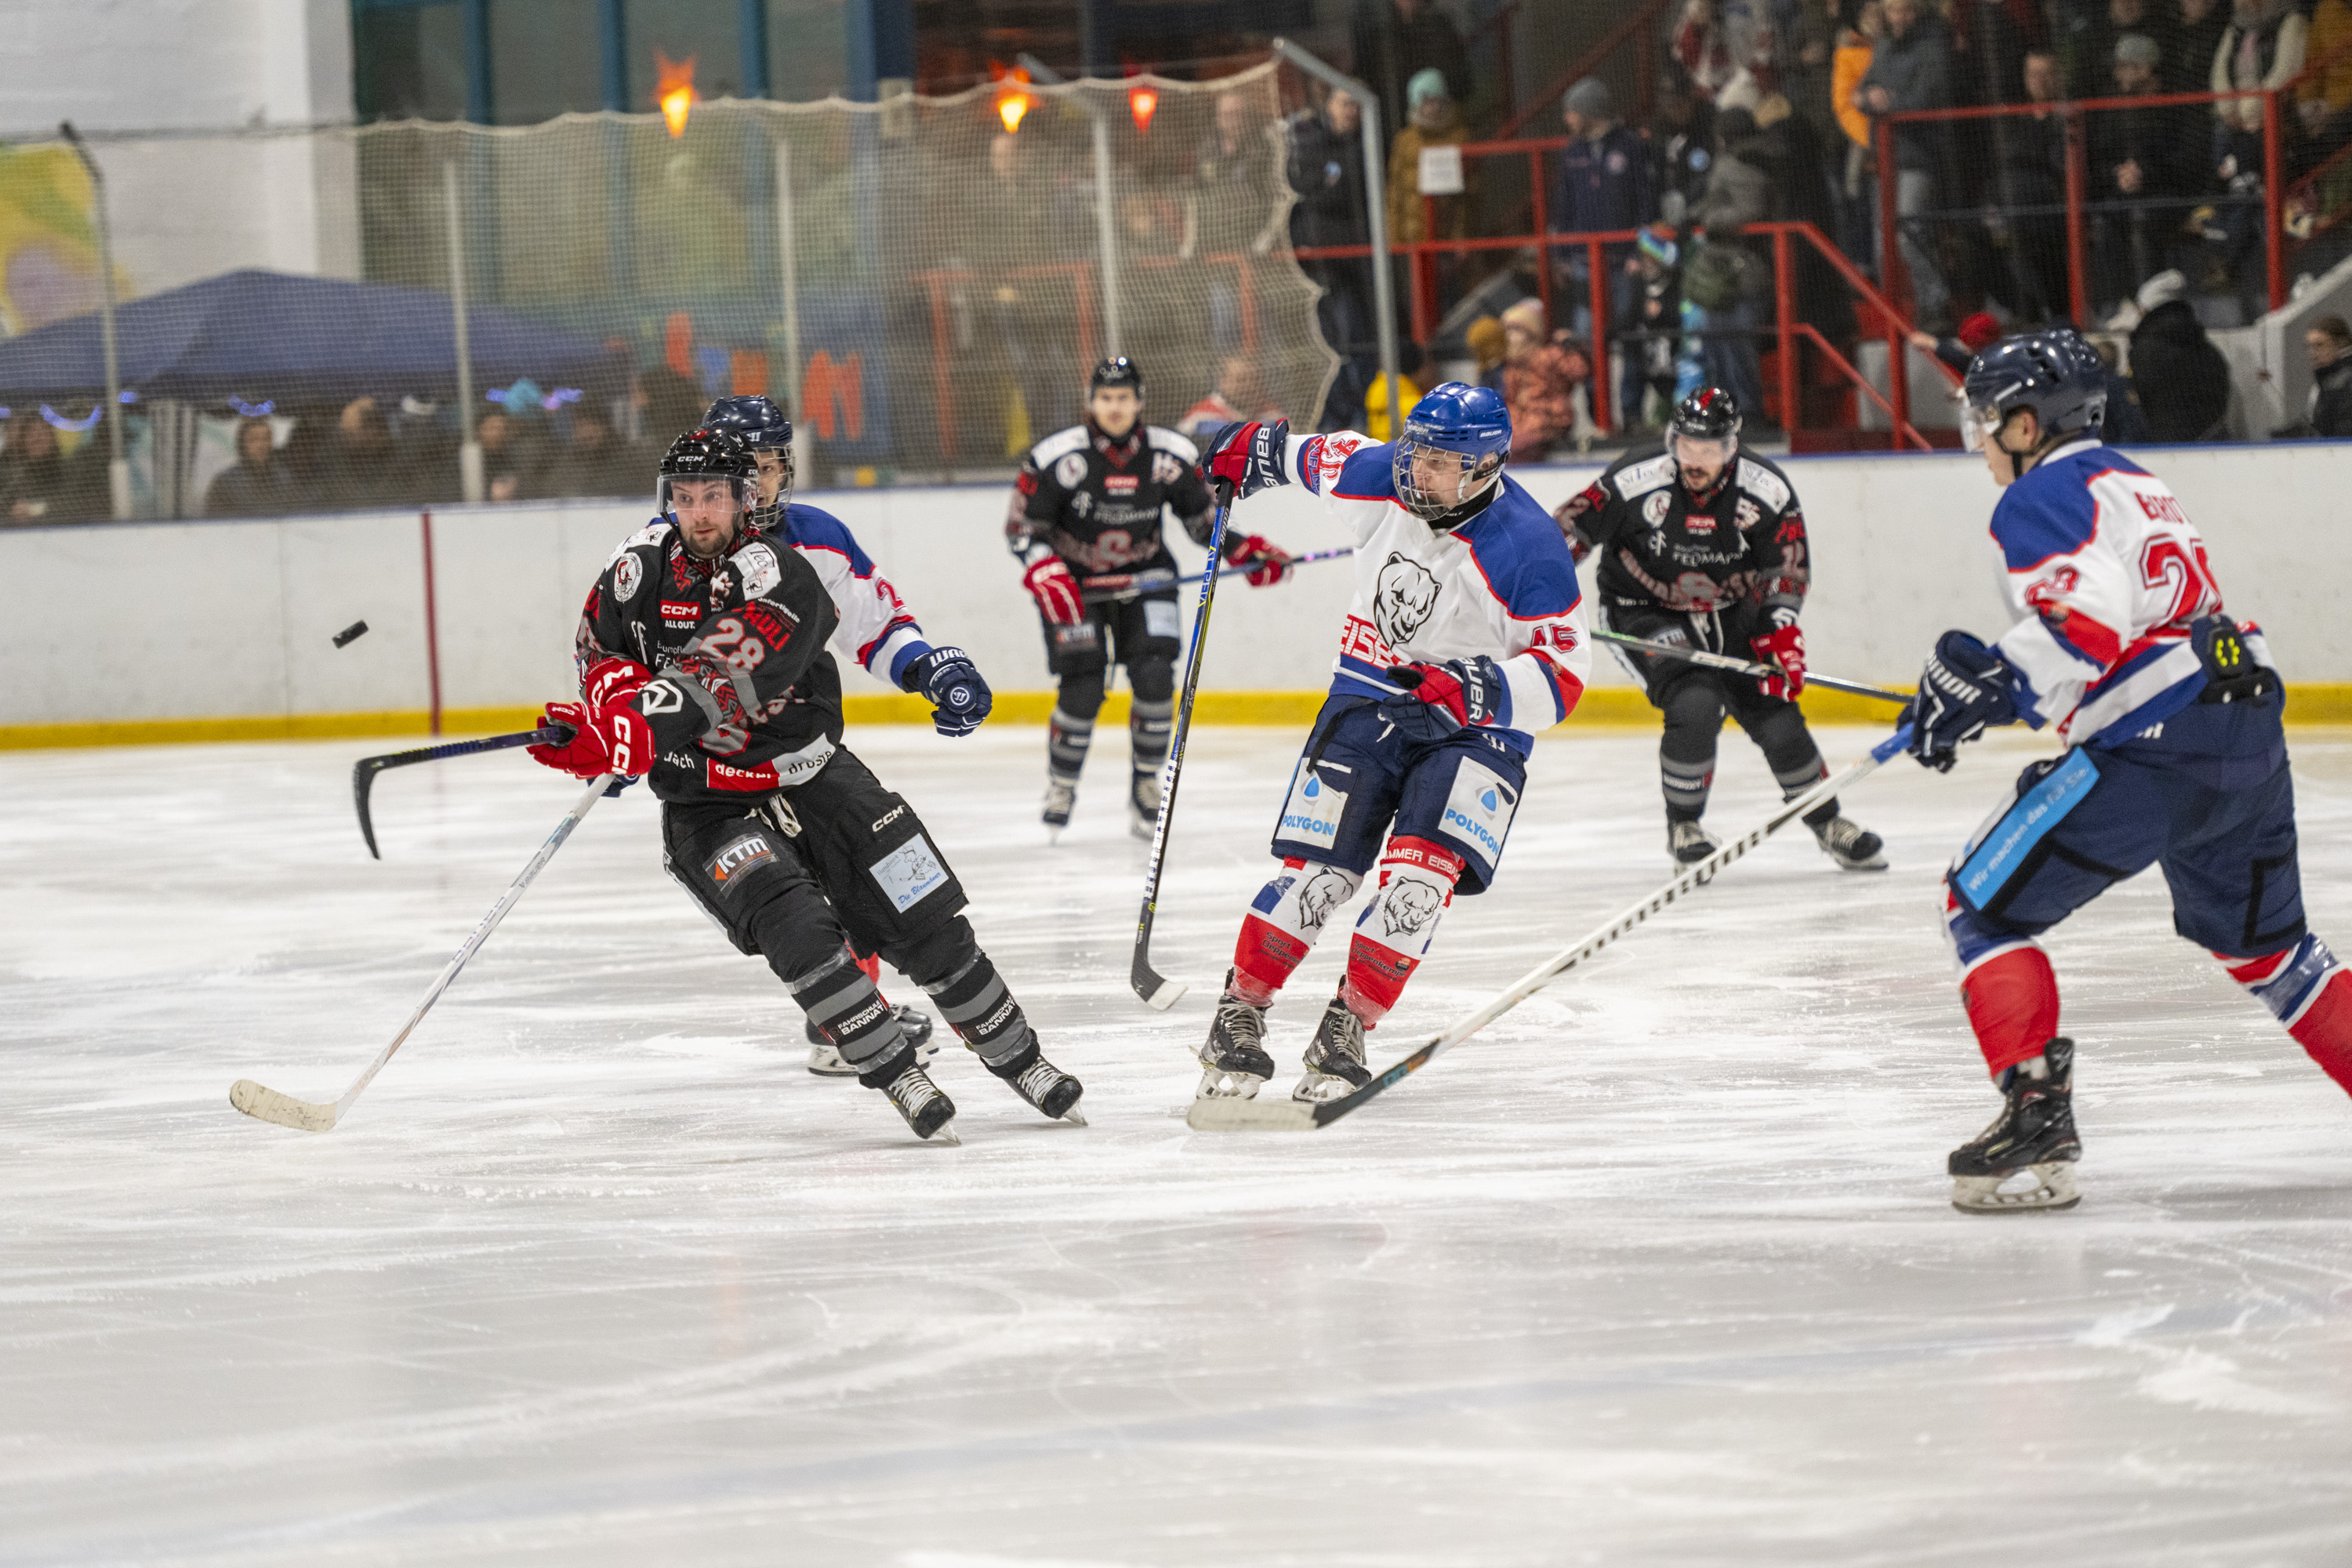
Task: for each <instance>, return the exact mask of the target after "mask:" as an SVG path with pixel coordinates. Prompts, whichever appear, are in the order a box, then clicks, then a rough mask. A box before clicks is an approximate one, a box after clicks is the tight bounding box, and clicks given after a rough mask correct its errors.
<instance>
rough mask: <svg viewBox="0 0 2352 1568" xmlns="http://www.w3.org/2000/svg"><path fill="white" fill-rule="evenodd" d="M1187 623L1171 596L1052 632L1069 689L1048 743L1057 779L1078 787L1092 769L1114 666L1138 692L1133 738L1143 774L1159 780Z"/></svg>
mask: <svg viewBox="0 0 2352 1568" xmlns="http://www.w3.org/2000/svg"><path fill="white" fill-rule="evenodd" d="M1179 624H1180V623H1179V617H1178V614H1177V609H1176V595H1174V594H1172V593H1169V594H1153V595H1147V596H1145V597H1143V598H1139V599H1122V600H1117V601H1114V602H1112V603H1109V604H1104V605H1093V606H1091V607H1090V608H1089V609H1088V610H1087V618H1086V620H1085V621H1084V622H1083V623H1081V624H1080V625H1078V626H1047V627H1046V628H1045V658H1046V666H1047V668H1049V669H1050V670H1051V671H1052V672H1053V674H1054V675H1055V676H1056V677H1057V678H1059V679H1060V682H1061V689H1060V691H1059V694H1058V695H1057V696H1056V698H1055V702H1054V717H1053V721H1052V723H1051V724H1050V726H1049V727H1048V729H1047V731H1046V737H1045V756H1046V771H1047V773H1049V774H1050V775H1051V776H1052V777H1053V778H1055V779H1056V780H1058V781H1060V782H1062V783H1065V784H1076V782H1077V779H1078V774H1079V773H1080V772H1081V771H1082V770H1083V769H1084V768H1085V767H1086V765H1087V749H1088V748H1089V747H1090V746H1092V745H1093V744H1094V738H1095V715H1096V714H1097V712H1099V711H1101V710H1102V705H1103V694H1104V691H1105V690H1106V689H1107V684H1108V679H1109V676H1110V667H1111V665H1112V663H1114V662H1117V663H1119V664H1123V665H1125V666H1127V679H1128V684H1129V687H1131V688H1132V689H1133V695H1132V696H1131V698H1130V699H1129V708H1128V719H1127V731H1128V745H1129V753H1130V755H1131V756H1132V757H1133V760H1134V771H1135V774H1136V776H1137V777H1138V778H1146V777H1151V776H1155V775H1157V774H1158V773H1159V772H1160V768H1161V766H1162V765H1163V764H1164V763H1166V762H1167V761H1168V738H1169V733H1170V731H1171V730H1172V729H1173V727H1174V723H1175V712H1176V702H1175V697H1176V651H1177V646H1178V645H1177V639H1176V627H1177V626H1178V625H1179ZM1114 654H1116V659H1114V657H1113V656H1114Z"/></svg>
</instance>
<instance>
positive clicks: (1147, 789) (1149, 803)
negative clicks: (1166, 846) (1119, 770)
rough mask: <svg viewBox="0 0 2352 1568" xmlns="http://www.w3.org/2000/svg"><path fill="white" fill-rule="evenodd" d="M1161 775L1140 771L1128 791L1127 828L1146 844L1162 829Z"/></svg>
mask: <svg viewBox="0 0 2352 1568" xmlns="http://www.w3.org/2000/svg"><path fill="white" fill-rule="evenodd" d="M1127 830H1128V831H1129V833H1131V834H1133V835H1134V836H1135V837H1138V838H1140V839H1142V840H1143V841H1144V842H1145V843H1146V844H1149V843H1150V842H1151V839H1152V836H1153V835H1155V834H1156V833H1158V832H1159V831H1160V775H1159V774H1158V773H1138V774H1136V775H1135V782H1134V784H1131V785H1130V786H1129V789H1128V793H1127Z"/></svg>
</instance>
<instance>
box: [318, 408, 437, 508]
mask: <svg viewBox="0 0 2352 1568" xmlns="http://www.w3.org/2000/svg"><path fill="white" fill-rule="evenodd" d="M319 483H320V489H319V494H318V501H319V504H320V505H321V506H325V507H330V508H333V509H337V510H344V509H352V510H356V509H358V508H362V507H379V506H395V505H400V504H403V503H405V502H408V501H412V500H416V499H417V497H418V494H419V487H418V486H417V485H416V484H415V477H414V476H413V475H412V474H411V473H410V472H409V471H408V468H407V465H406V464H404V463H403V462H401V460H400V454H399V452H398V450H397V449H396V448H395V447H394V446H393V444H392V427H391V426H390V425H389V424H388V423H387V422H386V421H385V419H384V416H383V409H381V408H379V407H377V406H376V401H375V399H374V398H373V397H354V398H352V400H351V401H350V402H349V403H346V404H344V405H343V410H342V413H341V415H339V416H337V417H336V420H335V433H334V435H333V437H331V439H330V441H329V443H328V448H327V451H326V452H325V454H324V461H323V463H322V464H321V467H320V476H319Z"/></svg>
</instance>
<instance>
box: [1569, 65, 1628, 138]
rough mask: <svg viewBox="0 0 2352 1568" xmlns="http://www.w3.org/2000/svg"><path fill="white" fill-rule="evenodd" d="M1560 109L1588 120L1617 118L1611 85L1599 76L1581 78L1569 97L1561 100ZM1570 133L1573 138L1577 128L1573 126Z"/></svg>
mask: <svg viewBox="0 0 2352 1568" xmlns="http://www.w3.org/2000/svg"><path fill="white" fill-rule="evenodd" d="M1560 108H1561V110H1563V111H1564V112H1565V113H1567V114H1574V115H1579V116H1580V117H1582V118H1583V119H1586V120H1601V121H1607V120H1614V119H1616V118H1617V106H1616V100H1613V99H1612V98H1611V97H1610V95H1609V84H1608V83H1607V82H1605V81H1602V80H1601V79H1600V78H1599V77H1597V76H1588V77H1581V78H1579V79H1578V80H1577V83H1576V85H1575V86H1574V87H1571V88H1570V89H1568V96H1567V97H1566V98H1564V99H1562V100H1560ZM1568 133H1569V134H1570V135H1571V136H1574V135H1576V134H1578V131H1577V128H1576V127H1575V126H1573V125H1571V126H1570V128H1569V132H1568Z"/></svg>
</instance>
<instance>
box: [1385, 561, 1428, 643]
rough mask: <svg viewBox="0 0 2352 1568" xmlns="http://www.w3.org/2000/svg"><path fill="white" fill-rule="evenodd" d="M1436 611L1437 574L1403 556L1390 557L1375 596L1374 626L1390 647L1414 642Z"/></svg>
mask: <svg viewBox="0 0 2352 1568" xmlns="http://www.w3.org/2000/svg"><path fill="white" fill-rule="evenodd" d="M1436 608H1437V576H1436V574H1434V573H1433V572H1432V571H1430V569H1429V568H1428V567H1426V566H1423V564H1422V563H1420V562H1418V561H1414V560H1412V559H1410V558H1409V557H1407V556H1405V555H1403V554H1401V553H1394V554H1391V555H1390V556H1389V558H1388V560H1387V562H1386V563H1383V564H1382V565H1381V575H1380V579H1379V587H1378V590H1377V591H1376V592H1375V593H1374V595H1373V596H1372V623H1373V624H1374V625H1375V626H1378V627H1379V628H1380V632H1381V637H1385V638H1387V639H1388V644H1389V646H1390V647H1396V646H1398V645H1399V644H1401V643H1407V642H1411V641H1412V636H1413V634H1414V633H1415V632H1418V631H1419V630H1421V628H1422V627H1423V626H1424V625H1425V624H1427V622H1428V620H1429V616H1430V612H1431V611H1433V610H1434V609H1436Z"/></svg>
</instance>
